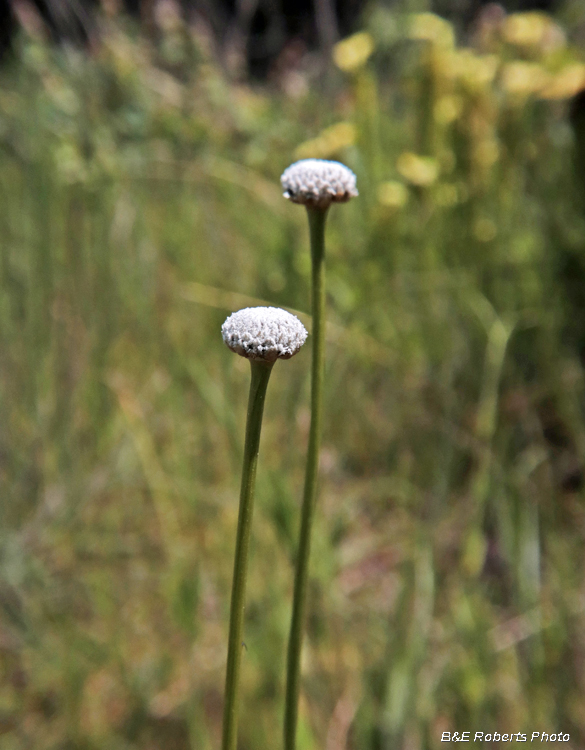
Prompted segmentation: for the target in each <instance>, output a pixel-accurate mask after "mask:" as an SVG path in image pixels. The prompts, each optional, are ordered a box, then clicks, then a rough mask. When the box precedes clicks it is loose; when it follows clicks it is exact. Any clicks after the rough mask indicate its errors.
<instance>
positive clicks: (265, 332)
mask: <svg viewBox="0 0 585 750" xmlns="http://www.w3.org/2000/svg"><path fill="white" fill-rule="evenodd" d="M221 335H222V336H223V340H224V341H225V343H226V344H227V345H228V346H229V348H230V349H231V350H232V351H233V352H236V354H240V355H241V356H242V357H246V358H247V359H255V360H264V361H265V362H275V361H276V360H277V359H290V357H292V356H294V355H295V354H296V353H297V352H298V351H299V349H300V348H301V346H302V345H303V344H304V343H305V340H306V338H307V331H306V329H305V326H304V325H303V324H302V323H301V321H300V320H299V319H298V318H297V317H295V316H294V315H292V314H291V313H289V312H287V311H286V310H281V309H280V308H279V307H246V308H245V309H244V310H238V312H235V313H233V314H232V315H230V316H229V318H228V319H227V320H226V321H225V323H224V324H223V325H222V327H221Z"/></svg>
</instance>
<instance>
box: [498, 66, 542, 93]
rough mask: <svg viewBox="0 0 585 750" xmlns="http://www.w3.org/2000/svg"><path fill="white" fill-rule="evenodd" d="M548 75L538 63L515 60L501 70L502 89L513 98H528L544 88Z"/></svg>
mask: <svg viewBox="0 0 585 750" xmlns="http://www.w3.org/2000/svg"><path fill="white" fill-rule="evenodd" d="M549 77H550V76H549V73H547V71H546V70H545V69H544V68H543V67H542V66H541V65H539V64H538V63H530V62H523V61H522V60H516V61H514V62H510V63H507V64H506V65H504V67H503V68H502V77H501V84H502V88H503V89H504V90H505V91H506V92H507V93H508V94H512V95H515V96H529V95H530V94H535V93H537V92H538V91H540V90H541V89H542V88H544V87H545V86H546V84H547V83H548V81H549Z"/></svg>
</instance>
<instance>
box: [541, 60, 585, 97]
mask: <svg viewBox="0 0 585 750" xmlns="http://www.w3.org/2000/svg"><path fill="white" fill-rule="evenodd" d="M584 88H585V65H584V64H583V63H571V64H570V65H566V66H565V67H564V68H562V69H561V70H560V71H559V72H558V73H557V74H556V75H554V76H553V77H552V79H551V80H550V81H549V83H547V85H546V86H545V87H544V88H543V89H542V90H541V91H540V93H539V96H540V98H541V99H570V98H571V97H572V96H575V94H578V93H579V91H583V89H584Z"/></svg>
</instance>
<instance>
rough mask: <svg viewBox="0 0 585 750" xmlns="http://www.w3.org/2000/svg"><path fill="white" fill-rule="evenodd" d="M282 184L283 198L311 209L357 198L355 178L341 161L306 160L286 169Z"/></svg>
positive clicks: (281, 179)
mask: <svg viewBox="0 0 585 750" xmlns="http://www.w3.org/2000/svg"><path fill="white" fill-rule="evenodd" d="M280 183H281V185H282V187H283V190H284V194H283V195H284V197H285V198H288V199H289V200H291V201H292V202H293V203H302V204H303V205H305V206H308V207H309V208H320V209H326V208H329V206H330V205H331V204H332V203H345V202H346V201H348V200H349V199H350V198H354V197H355V196H357V194H358V191H357V188H356V185H355V175H354V173H353V172H352V171H351V169H348V167H346V166H344V165H343V164H340V163H339V162H338V161H326V160H325V159H303V160H302V161H297V162H295V163H294V164H291V166H290V167H288V168H287V169H285V170H284V172H283V174H282V177H281V178H280Z"/></svg>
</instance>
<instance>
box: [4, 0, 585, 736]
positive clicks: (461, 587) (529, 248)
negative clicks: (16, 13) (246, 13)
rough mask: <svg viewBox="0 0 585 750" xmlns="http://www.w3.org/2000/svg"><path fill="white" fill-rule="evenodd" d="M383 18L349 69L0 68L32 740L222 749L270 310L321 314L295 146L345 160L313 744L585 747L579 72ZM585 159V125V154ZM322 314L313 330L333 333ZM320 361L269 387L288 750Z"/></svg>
mask: <svg viewBox="0 0 585 750" xmlns="http://www.w3.org/2000/svg"><path fill="white" fill-rule="evenodd" d="M455 38H456V35H455V33H454V31H453V29H452V28H451V26H450V25H449V24H448V23H447V22H445V21H443V20H441V19H439V18H438V17H436V16H433V15H431V14H420V15H416V16H404V15H398V14H391V13H389V12H388V11H386V10H384V9H379V8H378V9H374V11H372V13H371V14H370V16H369V17H368V18H367V19H366V27H365V29H364V31H362V32H360V34H359V35H357V36H355V37H352V38H350V39H348V40H345V41H344V42H342V43H340V45H339V46H338V47H337V48H336V49H335V54H334V64H335V65H336V67H334V68H332V69H331V70H329V73H328V76H327V77H326V80H321V79H319V78H318V77H316V76H315V75H314V74H313V73H312V71H311V70H310V69H309V70H304V69H301V70H296V71H291V70H282V71H281V72H280V74H279V76H280V77H279V79H278V81H273V82H272V83H271V84H270V85H269V86H267V87H252V86H251V85H245V84H241V83H240V84H235V83H229V82H228V81H226V79H225V78H224V76H223V75H222V73H221V71H220V68H219V66H218V65H217V64H215V63H214V61H213V59H212V56H211V52H210V49H209V44H208V40H207V39H206V38H205V37H204V36H203V35H200V34H199V33H198V32H197V30H195V31H191V30H189V29H186V28H184V27H183V26H182V25H181V24H180V23H179V22H177V21H176V19H175V22H173V23H170V24H167V27H166V30H165V31H164V33H163V35H162V38H161V39H160V41H159V43H158V45H157V46H156V47H154V46H153V45H152V44H151V43H149V42H147V41H146V40H144V39H143V38H140V37H137V36H135V35H133V34H132V33H127V32H125V31H124V29H123V28H122V27H121V26H119V25H114V24H113V23H112V24H111V26H110V27H108V28H105V29H104V35H103V39H102V42H101V43H100V45H99V46H98V47H97V48H96V49H95V50H94V51H93V53H92V55H85V54H81V53H79V52H74V51H71V50H61V51H57V50H54V49H50V48H48V47H47V46H45V45H44V44H43V43H42V42H40V41H38V40H35V39H32V38H21V40H20V42H19V46H18V49H17V51H16V55H15V59H14V60H12V61H11V62H10V63H9V64H7V65H6V66H5V68H4V70H3V71H2V72H1V81H0V246H1V256H0V495H1V504H0V509H1V514H0V667H1V675H2V678H1V680H0V746H1V747H2V749H3V750H28V749H29V748H34V750H66V749H67V750H86V749H87V750H98V749H99V750H101V749H102V748H103V749H104V750H163V749H164V750H187V749H188V748H191V749H192V750H211V749H212V748H217V747H218V746H219V732H220V723H221V705H222V690H223V679H224V669H225V658H226V644H227V616H228V607H229V590H230V582H231V574H232V560H233V551H234V549H233V546H234V540H235V524H236V517H237V496H238V482H239V475H240V471H239V469H240V461H241V454H242V441H243V427H244V418H245V414H244V409H245V403H246V392H247V387H248V378H249V374H248V365H247V363H246V362H244V361H243V360H241V359H240V358H238V357H235V356H234V355H233V354H231V353H230V352H229V351H228V350H227V348H226V347H225V346H224V344H223V343H222V340H221V336H220V325H221V323H222V322H223V320H224V319H225V317H226V316H227V314H228V313H230V312H232V311H233V310H235V309H238V308H240V307H244V306H246V305H250V304H266V303H269V304H274V305H281V306H288V307H290V308H293V309H297V310H300V311H303V310H306V309H307V308H308V299H309V279H308V274H309V254H308V237H307V230H306V226H305V216H304V211H302V210H301V209H299V208H298V207H295V206H293V205H290V204H289V203H288V202H287V201H285V200H284V199H283V198H282V197H281V195H280V189H279V183H278V178H279V175H280V174H281V172H282V170H283V169H284V168H285V167H286V166H288V164H289V163H290V162H291V161H292V160H293V159H294V158H295V157H298V158H303V157H308V156H315V157H324V158H336V159H340V160H342V161H344V162H345V163H346V164H348V165H349V166H350V167H351V168H352V169H353V170H354V171H355V172H356V174H357V176H358V187H359V189H360V198H359V199H357V200H354V201H352V202H351V203H349V204H348V205H347V206H344V207H342V208H338V207H334V208H333V209H332V210H331V216H330V222H329V235H328V239H329V246H328V255H329V259H328V274H329V276H328V289H329V297H328V320H329V326H330V327H329V332H328V351H327V380H326V383H327V385H326V396H327V403H326V409H325V414H326V420H325V435H324V447H323V456H322V481H321V495H320V501H319V506H318V512H317V519H316V528H315V536H314V546H313V556H312V571H313V581H312V585H311V595H310V617H309V622H308V638H307V641H306V651H305V658H304V662H303V674H304V683H303V699H302V702H301V726H300V733H299V750H316V749H317V748H325V750H342V749H343V748H348V750H382V749H383V750H386V749H388V750H389V749H390V748H393V749H394V748H409V749H411V750H414V749H415V748H438V747H440V746H441V743H440V738H441V734H442V732H444V731H459V732H463V731H472V732H474V731H483V732H486V733H487V732H490V731H499V732H500V733H506V732H532V731H546V732H549V733H552V732H555V733H556V732H559V731H562V732H565V733H570V735H571V744H570V745H567V747H569V746H570V747H574V748H577V747H580V746H583V744H584V743H585V700H584V697H583V696H584V695H585V690H584V689H585V667H584V664H585V641H584V638H583V632H584V619H583V618H584V610H585V600H584V599H583V586H584V584H585V580H584V575H583V573H584V570H583V568H584V560H585V557H584V545H583V535H584V533H585V510H584V507H583V489H582V485H583V465H584V464H583V462H584V460H585V415H584V413H583V398H584V393H583V391H584V373H583V364H582V355H583V351H584V350H585V349H584V347H585V325H584V323H583V320H584V314H585V311H584V309H583V300H585V296H584V295H585V293H584V289H585V256H584V253H585V221H584V208H585V202H584V200H583V195H582V186H583V182H582V181H583V178H584V175H583V174H579V172H578V170H576V169H575V166H574V165H575V163H576V162H575V159H574V153H575V148H576V146H575V142H574V141H575V136H574V133H573V130H572V129H571V127H570V125H569V121H568V101H569V98H570V97H571V96H573V95H575V94H577V93H578V92H579V91H581V89H583V88H584V87H585V65H584V64H583V62H582V61H581V59H580V56H579V54H578V53H577V51H576V50H574V49H573V48H571V47H570V46H569V45H568V44H567V42H566V39H565V34H564V32H563V30H562V29H561V28H560V27H559V26H558V25H557V24H556V23H555V22H553V21H552V20H551V19H550V18H548V17H547V16H544V15H541V14H524V15H512V16H508V17H505V18H504V17H501V16H498V14H497V13H496V14H495V16H493V15H492V16H489V17H487V16H486V17H484V20H483V22H482V24H481V25H480V27H479V28H478V30H477V33H476V34H475V37H474V41H473V47H465V48H464V47H461V46H459V45H458V44H457V43H456V41H455ZM581 135H582V134H581ZM304 320H305V319H304ZM309 356H310V349H309V347H305V351H303V352H301V353H300V354H299V356H298V357H295V359H294V360H293V361H291V362H290V363H288V364H287V365H286V367H285V366H281V365H277V366H276V368H275V372H274V374H273V377H272V382H271V384H270V389H269V393H268V399H267V405H266V413H265V419H264V434H263V439H262V446H261V456H260V465H259V475H258V500H257V505H256V514H255V520H254V528H253V550H252V558H251V562H250V573H249V575H250V580H249V589H248V608H247V625H246V651H245V657H244V665H243V682H242V690H243V695H244V699H243V715H242V720H241V732H240V734H241V747H242V750H260V749H262V750H272V749H274V750H276V749H277V748H279V747H280V746H281V720H282V702H283V682H284V652H285V640H286V634H287V628H288V622H289V616H290V599H291V592H292V570H293V566H292V560H293V556H294V548H295V539H296V534H297V526H298V520H299V506H300V495H301V482H302V475H303V466H304V451H305V447H306V438H307V428H308V368H309Z"/></svg>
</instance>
